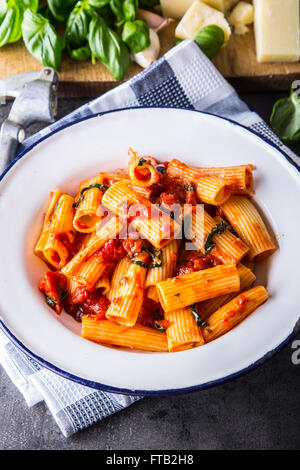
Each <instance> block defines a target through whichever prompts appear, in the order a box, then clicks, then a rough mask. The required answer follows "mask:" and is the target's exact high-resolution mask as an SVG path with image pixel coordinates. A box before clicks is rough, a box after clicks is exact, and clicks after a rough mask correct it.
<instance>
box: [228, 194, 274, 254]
mask: <svg viewBox="0 0 300 470" xmlns="http://www.w3.org/2000/svg"><path fill="white" fill-rule="evenodd" d="M222 211H223V212H224V214H225V216H226V218H227V219H228V220H229V222H230V224H231V225H232V227H233V228H234V230H235V231H236V232H237V234H238V235H239V237H240V238H241V239H242V240H244V241H245V242H246V243H247V245H248V246H249V253H248V256H249V258H250V260H251V259H253V258H256V259H262V258H266V257H267V256H269V255H271V254H272V253H274V251H275V250H276V246H275V243H274V241H273V240H272V238H271V236H270V234H269V233H268V230H267V228H266V226H265V224H264V222H263V220H262V218H261V216H260V215H259V213H258V211H257V209H256V207H255V206H254V205H253V204H252V202H251V201H250V200H249V199H248V198H247V197H245V196H232V197H231V198H230V199H229V200H228V201H227V202H226V203H225V204H223V205H222Z"/></svg>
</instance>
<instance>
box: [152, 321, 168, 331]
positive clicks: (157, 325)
mask: <svg viewBox="0 0 300 470" xmlns="http://www.w3.org/2000/svg"><path fill="white" fill-rule="evenodd" d="M154 326H155V328H156V329H157V330H158V331H161V332H164V331H166V329H167V328H166V327H165V326H160V325H159V324H158V323H157V321H155V322H154Z"/></svg>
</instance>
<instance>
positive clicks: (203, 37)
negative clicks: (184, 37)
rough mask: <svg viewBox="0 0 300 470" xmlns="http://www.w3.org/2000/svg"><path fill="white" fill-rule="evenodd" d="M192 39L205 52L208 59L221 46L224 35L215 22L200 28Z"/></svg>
mask: <svg viewBox="0 0 300 470" xmlns="http://www.w3.org/2000/svg"><path fill="white" fill-rule="evenodd" d="M194 39H195V41H196V43H197V44H198V45H199V46H200V48H201V49H202V51H203V52H204V54H206V55H207V57H208V58H209V59H212V58H213V57H214V56H215V55H216V53H217V52H218V50H219V49H220V47H222V46H223V44H224V41H225V35H224V31H223V29H222V28H220V27H219V26H217V25H215V24H210V25H208V26H204V28H201V29H200V31H199V32H198V33H197V34H196V37H195V38H194Z"/></svg>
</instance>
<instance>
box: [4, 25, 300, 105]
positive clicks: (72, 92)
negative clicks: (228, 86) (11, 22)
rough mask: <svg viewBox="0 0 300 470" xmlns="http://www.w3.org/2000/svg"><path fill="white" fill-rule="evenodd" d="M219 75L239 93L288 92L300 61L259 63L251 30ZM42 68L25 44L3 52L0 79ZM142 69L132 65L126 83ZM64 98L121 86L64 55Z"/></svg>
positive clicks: (299, 74)
mask: <svg viewBox="0 0 300 470" xmlns="http://www.w3.org/2000/svg"><path fill="white" fill-rule="evenodd" d="M175 27H176V23H172V24H171V25H170V26H169V27H168V28H167V29H166V30H164V31H162V32H161V33H160V39H161V45H162V48H161V55H162V54H164V53H165V52H166V51H167V50H169V49H170V48H171V47H173V46H174V44H175V35H174V31H175ZM214 63H215V65H216V66H217V68H218V69H219V70H220V72H221V73H222V74H223V75H224V76H225V77H226V78H228V79H229V81H230V82H231V83H232V84H233V85H234V86H235V87H236V88H237V89H238V90H239V91H279V90H288V89H289V88H290V87H291V83H292V82H293V80H295V79H297V78H300V62H297V63H281V64H259V63H258V62H257V61H256V54H255V42H254V34H253V30H252V29H251V30H250V32H249V33H247V34H246V35H244V36H236V35H232V36H231V38H230V39H229V42H228V43H227V45H226V46H225V47H223V48H222V49H221V50H220V51H219V53H218V54H217V56H216V57H215V59H214ZM40 69H41V65H40V64H39V63H38V62H37V61H36V60H35V59H34V57H32V56H31V55H30V54H29V52H27V50H26V49H25V47H24V45H23V43H22V41H19V42H18V43H16V44H9V45H7V46H4V47H3V48H1V49H0V80H1V79H2V78H6V77H9V76H11V75H15V74H18V73H23V72H28V71H35V70H40ZM141 70H142V69H141V68H140V67H139V66H138V65H137V64H134V63H132V64H131V65H130V68H129V70H128V73H127V75H126V77H125V80H127V79H128V78H130V77H132V76H134V75H135V74H137V73H139V72H140V71H141ZM59 79H60V87H59V96H60V97H61V98H74V97H82V98H85V97H94V96H98V95H99V94H101V93H103V92H105V91H107V90H109V89H111V88H113V87H114V86H116V85H117V84H118V82H116V81H115V80H114V79H113V78H112V76H111V74H110V72H109V71H108V70H107V69H106V67H104V66H103V65H102V64H101V63H100V62H98V63H97V64H96V65H92V64H91V63H89V62H84V63H83V62H75V61H72V60H71V59H70V58H69V57H68V55H67V54H66V53H64V56H63V61H62V67H61V72H60V73H59Z"/></svg>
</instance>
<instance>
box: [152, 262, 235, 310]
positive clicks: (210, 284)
mask: <svg viewBox="0 0 300 470" xmlns="http://www.w3.org/2000/svg"><path fill="white" fill-rule="evenodd" d="M156 288H157V293H158V297H159V300H160V303H161V305H162V307H163V309H164V311H165V312H170V311H172V310H178V309H180V308H183V307H186V306H188V305H192V304H194V303H196V302H201V301H202V300H207V299H212V298H214V297H218V296H221V295H225V294H229V293H230V292H238V291H239V290H240V276H239V273H238V270H237V268H236V266H235V265H233V264H232V265H227V264H224V265H220V266H216V267H215V268H209V269H205V270H203V271H197V272H193V273H189V274H184V275H182V276H178V277H173V278H171V279H167V280H165V281H162V282H159V283H158V284H157V286H156Z"/></svg>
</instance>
